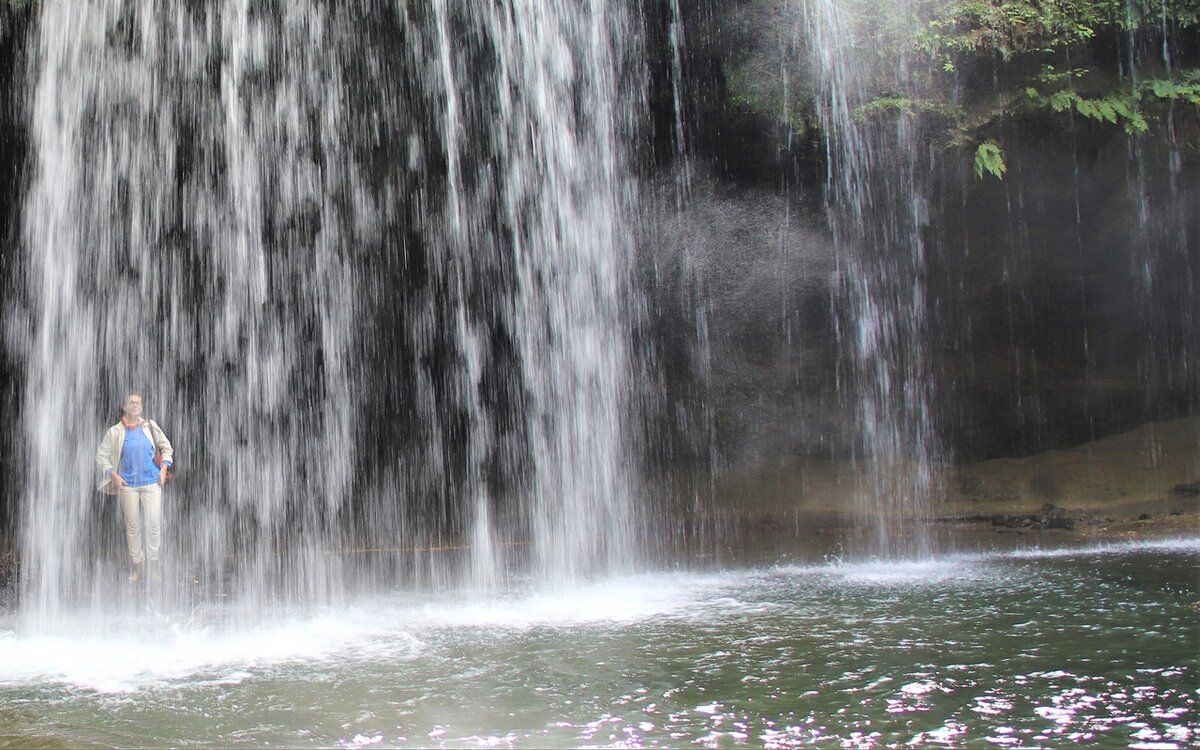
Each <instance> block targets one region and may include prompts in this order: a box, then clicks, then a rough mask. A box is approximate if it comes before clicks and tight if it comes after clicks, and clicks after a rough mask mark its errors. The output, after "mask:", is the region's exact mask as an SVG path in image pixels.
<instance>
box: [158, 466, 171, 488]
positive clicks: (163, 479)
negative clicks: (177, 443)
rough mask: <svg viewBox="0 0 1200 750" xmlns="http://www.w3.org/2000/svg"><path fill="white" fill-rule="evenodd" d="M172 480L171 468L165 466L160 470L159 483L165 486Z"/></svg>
mask: <svg viewBox="0 0 1200 750" xmlns="http://www.w3.org/2000/svg"><path fill="white" fill-rule="evenodd" d="M170 478H171V467H170V466H167V465H166V464H163V465H162V466H160V467H159V469H158V483H159V484H160V485H164V484H166V483H167V480H168V479H170Z"/></svg>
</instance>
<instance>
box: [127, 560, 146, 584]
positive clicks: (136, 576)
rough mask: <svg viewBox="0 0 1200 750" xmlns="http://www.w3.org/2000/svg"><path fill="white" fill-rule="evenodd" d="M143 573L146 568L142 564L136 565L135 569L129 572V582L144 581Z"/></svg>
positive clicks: (134, 565)
mask: <svg viewBox="0 0 1200 750" xmlns="http://www.w3.org/2000/svg"><path fill="white" fill-rule="evenodd" d="M143 571H144V566H143V565H142V563H134V564H133V567H132V568H131V569H130V571H129V582H130V583H137V582H138V581H140V580H142V578H143V576H142V573H143Z"/></svg>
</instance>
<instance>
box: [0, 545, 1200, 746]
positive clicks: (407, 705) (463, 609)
mask: <svg viewBox="0 0 1200 750" xmlns="http://www.w3.org/2000/svg"><path fill="white" fill-rule="evenodd" d="M1198 576H1200V540H1187V541H1183V542H1176V543H1167V544H1161V545H1157V546H1154V547H1131V546H1127V547H1120V548H1113V549H1108V550H1075V551H1060V552H1053V553H1051V552H1046V553H1030V552H1025V553H1013V554H995V555H988V556H969V555H968V556H960V557H951V558H943V559H941V560H937V561H932V562H920V563H911V564H887V565H873V564H862V565H854V564H840V563H830V564H826V565H816V566H811V565H810V566H804V565H789V564H783V565H777V566H774V567H770V568H756V569H748V570H737V571H720V572H678V573H663V574H647V575H642V576H636V577H629V578H623V579H618V580H609V581H604V582H598V583H594V584H591V585H588V586H582V587H576V588H571V589H563V590H554V591H545V590H538V591H534V590H528V591H524V590H515V589H514V590H511V591H508V592H506V593H504V594H502V595H489V596H487V597H476V596H472V595H470V594H469V593H462V592H459V593H454V594H445V595H432V594H428V593H419V594H418V593H414V592H405V591H397V592H395V593H394V594H391V595H388V596H381V597H378V598H375V599H372V600H365V599H364V600H360V601H358V602H357V603H356V604H355V605H354V606H352V607H347V608H345V609H342V610H337V611H332V610H330V611H321V612H310V613H306V614H304V615H303V616H296V615H290V616H288V617H284V618H280V619H278V620H277V621H276V622H275V624H272V625H263V626H260V627H257V628H251V629H238V628H236V627H232V626H230V625H228V624H227V623H230V622H235V621H236V618H233V617H229V616H228V614H227V613H222V612H221V611H219V610H218V609H212V610H207V611H197V612H187V613H149V612H148V613H146V615H145V616H143V617H141V618H138V619H136V620H125V621H111V622H104V623H94V624H92V625H91V626H90V627H89V628H88V629H87V630H81V631H80V633H79V635H76V636H57V637H53V638H50V637H36V636H32V635H24V634H20V633H14V632H13V631H11V630H8V631H2V632H0V665H3V667H0V705H3V708H2V709H0V744H3V740H16V741H17V742H25V743H28V742H36V743H37V744H46V743H49V744H61V745H68V746H79V745H99V746H114V745H117V746H146V745H179V744H185V743H186V744H190V745H199V746H214V745H216V746H227V745H237V744H247V745H256V746H258V745H265V744H268V743H270V744H273V745H287V746H295V745H311V746H328V745H340V746H344V747H368V746H371V747H386V746H418V747H424V746H430V745H434V746H448V747H449V746H453V747H509V746H522V747H528V746H580V745H585V746H616V747H642V746H645V747H652V746H679V745H687V744H693V743H694V744H698V745H700V746H714V747H716V746H720V747H727V746H734V745H741V744H746V745H751V746H766V747H798V746H808V745H816V746H822V745H824V746H831V747H884V746H892V745H896V744H908V743H911V744H914V745H919V746H934V747H978V746H981V745H983V746H993V745H994V746H998V747H1045V746H1061V745H1065V744H1074V743H1086V742H1102V743H1103V744H1105V745H1121V746H1133V747H1142V748H1160V747H1161V748H1168V747H1170V748H1174V747H1185V746H1189V745H1191V744H1192V743H1194V742H1196V741H1197V739H1198V738H1200V719H1198V718H1197V717H1198V716H1200V712H1198V711H1197V709H1198V708H1200V706H1198V704H1200V698H1198V695H1197V691H1196V685H1197V684H1198V679H1200V669H1198V666H1200V665H1198V663H1197V662H1198V660H1200V657H1198V653H1200V630H1198V628H1197V624H1198V622H1200V610H1198V608H1197V602H1198V600H1200V581H1198ZM9 627H11V623H10V625H9Z"/></svg>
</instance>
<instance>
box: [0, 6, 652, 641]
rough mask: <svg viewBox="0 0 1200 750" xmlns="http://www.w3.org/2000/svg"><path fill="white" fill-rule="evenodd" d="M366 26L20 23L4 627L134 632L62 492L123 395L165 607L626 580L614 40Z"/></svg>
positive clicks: (628, 110)
mask: <svg viewBox="0 0 1200 750" xmlns="http://www.w3.org/2000/svg"><path fill="white" fill-rule="evenodd" d="M367 6H368V4H366V3H364V4H362V5H361V6H359V5H356V4H341V3H314V4H294V3H261V2H251V1H250V0H240V1H239V2H216V1H215V0H213V1H212V2H208V3H189V2H183V1H182V0H159V1H156V2H150V1H149V0H143V1H142V2H120V1H119V0H97V2H91V3H74V2H65V1H64V2H45V3H43V7H42V8H41V11H40V19H39V23H38V30H37V33H38V39H37V42H36V45H37V51H36V60H35V61H34V63H33V64H32V65H31V66H30V67H31V73H30V81H29V90H30V92H31V93H30V96H31V97H32V100H31V106H30V111H31V123H30V133H31V140H32V152H33V155H32V165H31V170H30V172H31V183H30V186H29V189H28V193H27V197H26V203H25V206H24V212H23V216H24V232H23V243H24V247H25V251H26V256H25V267H24V269H23V271H24V285H25V294H24V295H23V300H22V303H21V305H20V307H17V306H15V305H14V307H13V309H12V310H11V311H10V312H11V314H12V316H13V320H16V321H21V322H20V323H19V324H18V323H14V324H13V325H11V326H10V329H11V330H10V340H11V341H10V343H11V345H12V346H13V348H14V350H15V351H16V352H17V353H18V356H19V358H20V359H21V361H22V362H23V365H24V368H25V372H26V380H25V383H24V387H23V393H24V397H23V402H22V406H21V410H22V419H21V423H22V424H23V426H24V427H23V434H22V437H23V440H24V446H25V452H24V455H23V459H24V462H25V465H26V466H27V467H28V469H27V473H28V475H27V477H25V487H26V488H27V489H26V492H25V496H24V498H23V499H22V501H21V508H22V544H23V549H22V559H23V567H22V583H21V585H22V611H23V614H24V617H25V620H26V622H27V624H28V625H29V626H30V627H50V626H53V625H54V624H55V623H58V622H60V621H62V620H63V619H64V618H65V617H66V615H67V614H68V613H70V612H80V611H84V612H90V613H92V614H96V613H104V612H109V611H112V610H114V609H118V610H119V609H120V608H121V607H131V606H133V607H136V606H138V604H137V601H136V597H135V596H134V595H133V594H132V593H131V592H130V591H129V590H128V587H125V586H124V577H125V576H124V571H125V565H126V564H127V561H126V560H125V558H124V555H123V552H122V550H123V548H124V540H123V538H121V535H120V532H119V531H118V526H119V524H120V521H119V513H118V512H117V510H116V504H115V500H113V499H112V498H109V497H108V496H102V495H98V494H97V493H95V492H94V485H95V480H96V476H95V462H94V454H95V449H96V445H97V443H98V441H99V439H100V437H101V435H102V434H103V431H104V430H105V428H106V427H107V426H108V425H110V424H113V423H114V422H115V421H116V419H117V417H118V416H119V411H118V407H119V404H120V403H121V400H122V397H123V396H124V394H125V393H128V392H139V393H142V394H143V395H144V397H145V402H146V414H147V416H149V417H150V418H152V419H156V420H157V421H158V422H159V423H160V424H161V425H162V426H163V427H164V429H165V430H166V432H167V434H168V435H169V436H170V437H171V439H172V440H173V442H174V444H175V449H176V463H177V469H178V472H177V473H178V474H179V479H178V480H177V482H176V483H174V484H173V485H170V486H168V488H167V490H166V492H165V493H164V532H163V536H164V538H163V545H162V546H163V559H164V573H165V574H166V581H165V582H164V584H163V586H162V589H161V598H162V600H163V601H168V602H174V603H176V604H177V605H179V606H185V605H187V604H188V603H192V602H194V601H196V600H197V599H202V598H203V592H207V594H209V595H218V594H219V595H220V596H222V597H227V598H228V599H229V600H232V601H238V602H243V603H245V604H247V605H249V606H246V607H244V608H243V612H249V613H252V614H249V615H247V616H258V613H259V612H260V610H262V609H263V608H267V607H270V606H274V605H277V604H280V605H285V606H291V605H297V604H299V605H303V604H306V603H320V602H332V601H336V600H337V599H338V598H339V597H341V596H343V595H344V594H345V593H347V592H348V591H349V590H350V586H351V583H350V581H357V582H358V584H356V585H368V584H369V582H370V581H372V580H374V579H375V576H381V575H385V574H387V575H391V574H396V573H398V572H413V571H417V572H421V571H424V572H425V573H426V574H429V575H432V576H434V577H436V578H437V580H442V581H453V582H455V583H465V584H468V585H480V586H487V585H491V584H493V583H495V582H497V581H500V580H503V579H505V578H507V577H509V576H511V575H527V574H532V575H533V576H535V577H536V578H537V579H538V580H547V581H569V580H574V579H575V578H577V577H580V576H585V575H591V574H594V573H597V572H602V571H605V570H610V569H613V568H614V567H617V566H620V565H625V564H629V563H630V562H632V561H633V560H634V559H635V558H636V555H637V553H638V543H637V538H636V537H637V533H638V528H639V521H638V517H637V516H638V511H637V508H636V507H635V506H634V502H633V498H634V496H635V488H634V486H633V479H632V474H631V471H630V467H629V459H628V456H627V452H628V448H627V445H626V443H627V437H626V432H627V430H626V428H625V427H624V425H625V422H626V421H627V417H628V412H629V411H630V410H631V409H632V408H633V407H634V400H635V399H634V398H632V397H631V389H630V385H629V373H630V372H631V368H632V362H631V359H632V354H631V352H630V351H629V348H628V343H627V339H628V334H627V329H628V325H629V323H628V320H627V316H628V312H627V311H628V309H629V307H630V301H631V300H630V297H631V292H630V289H629V282H628V275H629V272H628V265H629V262H630V255H631V240H630V234H631V233H630V231H629V229H628V226H627V225H628V218H627V217H629V216H631V215H632V214H633V210H632V207H633V205H634V203H635V201H636V191H635V190H634V188H633V183H632V180H631V179H630V177H629V176H628V169H627V167H626V164H625V156H624V150H625V148H626V145H625V144H626V142H627V141H628V139H629V136H630V134H631V132H632V129H633V127H634V123H633V119H634V118H633V115H632V112H633V111H635V105H636V99H637V97H638V95H639V94H638V93H637V92H638V91H639V90H640V87H639V83H638V81H637V80H633V79H631V77H630V74H629V72H628V70H627V66H626V61H627V58H628V55H629V49H630V46H631V45H633V46H635V45H636V43H637V36H636V34H634V33H633V26H632V22H631V19H630V18H629V17H628V15H627V13H626V12H625V11H624V10H623V9H622V8H620V7H619V6H616V5H612V6H610V5H609V4H608V3H606V2H603V0H591V1H590V2H584V1H583V0H561V1H560V2H537V1H535V0H512V1H511V2H508V1H502V0H497V1H496V2H489V3H477V2H467V1H466V0H462V1H461V2H457V1H456V0H436V1H435V2H433V3H431V4H430V6H429V7H428V8H422V9H417V8H416V6H413V5H410V4H406V3H398V4H396V6H395V7H394V8H390V9H389V8H380V7H376V6H374V5H371V6H370V7H367ZM368 16H370V17H369V18H368ZM461 548H466V549H467V550H468V552H467V554H466V555H465V556H464V555H462V554H457V553H455V552H454V550H459V549H461Z"/></svg>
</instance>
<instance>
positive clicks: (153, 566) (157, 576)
mask: <svg viewBox="0 0 1200 750" xmlns="http://www.w3.org/2000/svg"><path fill="white" fill-rule="evenodd" d="M146 571H147V572H148V573H149V574H150V582H151V583H162V572H161V571H160V570H159V567H158V561H157V560H154V561H151V562H150V563H149V564H147V565H146Z"/></svg>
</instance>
